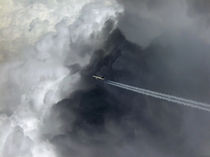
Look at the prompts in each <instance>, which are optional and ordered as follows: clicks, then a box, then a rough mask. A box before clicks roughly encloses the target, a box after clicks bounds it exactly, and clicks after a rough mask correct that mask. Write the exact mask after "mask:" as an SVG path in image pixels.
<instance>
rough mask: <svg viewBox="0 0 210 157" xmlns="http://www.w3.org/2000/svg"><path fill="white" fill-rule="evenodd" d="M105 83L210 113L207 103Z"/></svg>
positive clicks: (115, 83) (107, 81) (111, 82)
mask: <svg viewBox="0 0 210 157" xmlns="http://www.w3.org/2000/svg"><path fill="white" fill-rule="evenodd" d="M105 83H107V84H110V85H113V86H116V87H120V88H123V89H127V90H130V91H133V92H136V93H140V94H143V95H147V96H151V97H154V98H158V99H162V100H166V101H169V102H173V103H177V104H181V105H185V106H188V107H192V108H197V109H200V110H204V111H208V112H210V105H209V104H206V103H201V102H197V101H194V100H189V99H185V98H181V97H177V96H172V95H168V94H163V93H159V92H154V91H151V90H147V89H143V88H137V87H133V86H130V85H125V84H122V83H118V82H114V81H109V80H106V81H105Z"/></svg>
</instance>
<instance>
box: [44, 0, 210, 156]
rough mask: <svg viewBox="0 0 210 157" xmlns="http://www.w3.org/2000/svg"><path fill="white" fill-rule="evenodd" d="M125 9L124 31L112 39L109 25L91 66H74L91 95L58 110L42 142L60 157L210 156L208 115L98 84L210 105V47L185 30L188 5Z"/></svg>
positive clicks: (73, 98)
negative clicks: (100, 78)
mask: <svg viewBox="0 0 210 157" xmlns="http://www.w3.org/2000/svg"><path fill="white" fill-rule="evenodd" d="M119 2H120V3H122V4H123V5H124V7H125V13H124V16H123V17H122V18H121V21H120V23H119V27H118V28H117V29H116V30H114V31H113V32H112V33H111V34H109V33H108V32H109V31H107V30H110V28H113V21H108V22H107V23H106V26H105V28H104V30H105V33H104V34H108V35H109V37H108V39H107V40H106V41H105V43H104V44H103V45H102V47H101V48H99V49H98V50H97V51H95V52H94V55H93V57H92V58H91V61H90V64H89V65H88V66H86V67H85V68H81V67H79V66H78V65H72V66H71V67H70V69H71V70H72V72H73V73H74V72H76V73H80V75H81V80H80V82H79V83H78V84H80V86H82V85H83V86H85V87H86V88H83V89H79V90H77V91H75V92H74V93H73V94H71V95H70V96H69V97H68V98H66V99H64V100H62V101H61V102H59V103H58V104H56V105H55V106H54V108H53V109H52V110H53V111H52V114H51V115H50V116H49V117H48V118H49V119H52V118H55V119H59V121H60V126H59V129H58V130H56V129H54V130H55V132H53V133H51V134H46V135H45V136H44V138H47V139H49V140H50V141H51V142H52V143H53V144H54V145H55V146H56V148H57V150H58V152H59V153H60V155H61V156H62V157H68V156H75V157H77V156H78V157H96V156H101V157H106V156H115V157H127V156H131V157H139V156H147V157H154V156H158V157H159V156H160V157H168V156H170V157H176V156H180V157H198V156H200V157H205V156H209V150H208V145H209V144H210V143H209V141H208V139H209V137H210V135H209V130H210V125H209V123H208V119H209V118H210V115H209V113H207V112H203V111H199V110H195V109H191V108H188V107H183V106H179V105H177V104H173V103H168V102H164V101H161V100H158V99H154V98H150V97H146V96H143V95H139V94H136V93H133V92H130V91H126V90H124V89H119V88H116V87H112V86H110V85H107V84H105V83H103V82H102V81H96V80H94V79H93V78H92V75H93V74H97V75H101V76H104V77H105V78H106V79H110V80H114V81H117V82H121V83H125V84H129V85H133V86H138V87H143V88H147V89H151V90H155V91H160V92H163V93H168V94H173V95H176V96H181V97H186V98H190V99H193V100H198V101H202V102H206V103H210V99H209V93H210V86H209V84H210V78H209V76H210V73H209V69H210V63H209V59H210V55H209V52H208V51H209V48H210V46H209V45H208V44H207V43H206V42H203V40H201V38H200V37H199V36H197V34H196V33H194V32H193V33H192V30H193V29H191V27H190V28H189V29H186V26H188V25H190V26H191V23H189V21H185V20H186V19H188V17H187V14H185V13H187V12H188V10H186V8H184V9H183V8H182V7H181V6H182V2H183V1H181V0H180V1H176V2H174V1H165V0H159V1H152V0H142V1H137V0H136V1H123V0H122V1H119ZM194 3H195V2H193V1H192V2H190V4H192V5H195V4H194ZM190 4H189V6H190ZM199 4H200V3H199ZM202 5H203V4H202ZM201 8H203V6H201ZM180 10H181V11H180ZM201 10H202V9H201ZM175 13H177V14H176V16H174V15H175ZM202 13H204V14H205V15H206V13H207V12H206V11H205V9H204V12H202ZM147 14H149V15H148V16H147ZM181 15H183V16H184V17H183V18H182V17H181ZM174 17H176V18H175V19H174ZM182 22H183V23H182ZM106 32H107V33H106ZM83 51H85V50H83V49H82V50H81V53H82V52H83ZM56 128H57V127H56ZM51 130H52V129H51Z"/></svg>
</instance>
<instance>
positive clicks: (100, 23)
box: [0, 1, 122, 157]
mask: <svg viewBox="0 0 210 157" xmlns="http://www.w3.org/2000/svg"><path fill="white" fill-rule="evenodd" d="M1 3H2V4H1V7H2V9H3V10H2V11H1V12H2V13H1V16H2V17H1V19H2V20H3V22H2V23H1V24H2V25H1V27H0V32H1V34H2V38H1V39H3V40H2V41H1V45H4V46H2V47H1V55H2V62H1V70H0V75H1V76H3V77H1V81H0V89H1V93H2V94H1V97H0V99H1V101H0V113H1V115H0V128H1V134H0V137H1V138H0V139H1V140H0V156H2V157H6V156H7V157H46V156H51V157H56V156H57V152H56V149H55V148H54V147H53V145H51V144H50V142H49V141H47V140H44V139H42V134H43V133H48V132H50V133H53V132H59V126H60V125H59V123H55V124H54V127H53V126H50V127H49V128H47V129H46V130H43V132H42V129H41V128H42V126H45V121H44V119H45V117H46V116H47V115H48V114H49V113H50V109H51V107H52V105H53V104H55V103H56V102H58V101H60V100H61V99H62V98H64V97H65V96H66V95H69V94H71V93H72V92H73V91H74V90H75V89H76V88H77V87H78V88H79V86H77V85H76V83H77V82H78V81H79V80H80V75H79V70H80V69H81V68H83V67H85V66H86V65H87V64H88V63H89V61H90V58H91V56H92V54H93V52H94V50H95V49H97V48H98V47H100V45H102V44H103V41H104V40H105V39H106V36H107V35H108V34H107V33H109V32H110V31H112V28H114V27H115V25H116V23H117V22H116V20H117V18H118V15H119V13H120V12H121V11H122V8H121V7H120V5H118V4H117V3H116V2H115V1H104V2H100V1H81V3H80V2H79V1H77V2H76V3H75V2H74V1H62V2H57V1H9V2H8V5H6V4H5V3H4V2H3V1H2V2H1ZM109 20H111V21H113V22H112V24H111V25H110V26H111V27H110V28H109V29H107V30H106V31H105V32H104V33H103V30H104V29H105V27H104V26H105V25H106V23H107V21H109ZM105 33H106V34H105ZM75 67H76V68H75ZM77 67H79V68H77ZM67 84H68V86H67ZM55 121H56V120H55ZM58 121H59V120H58ZM50 122H51V123H52V121H50ZM48 124H49V123H48ZM48 124H47V125H48Z"/></svg>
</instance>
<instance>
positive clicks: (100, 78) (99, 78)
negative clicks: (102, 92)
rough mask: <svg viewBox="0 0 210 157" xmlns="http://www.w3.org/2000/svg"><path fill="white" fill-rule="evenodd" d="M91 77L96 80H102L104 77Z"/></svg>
mask: <svg viewBox="0 0 210 157" xmlns="http://www.w3.org/2000/svg"><path fill="white" fill-rule="evenodd" d="M92 77H93V78H95V79H96V80H104V77H102V76H97V75H93V76H92Z"/></svg>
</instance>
